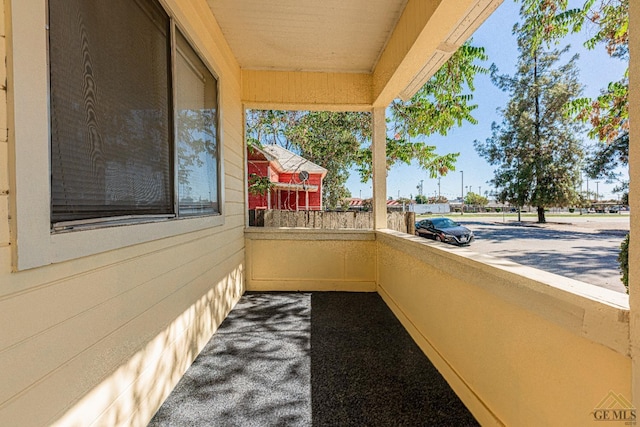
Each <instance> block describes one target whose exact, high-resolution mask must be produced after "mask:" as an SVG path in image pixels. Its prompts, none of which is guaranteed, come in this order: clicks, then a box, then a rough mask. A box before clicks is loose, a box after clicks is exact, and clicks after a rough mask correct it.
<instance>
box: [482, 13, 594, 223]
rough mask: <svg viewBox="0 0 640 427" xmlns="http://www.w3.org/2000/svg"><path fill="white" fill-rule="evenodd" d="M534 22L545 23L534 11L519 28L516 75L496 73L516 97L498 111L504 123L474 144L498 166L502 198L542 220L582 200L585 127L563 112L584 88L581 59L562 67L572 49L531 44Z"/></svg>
mask: <svg viewBox="0 0 640 427" xmlns="http://www.w3.org/2000/svg"><path fill="white" fill-rule="evenodd" d="M523 9H524V7H523ZM522 15H523V10H522V9H521V16H522ZM532 21H533V24H532ZM535 22H538V23H540V22H541V20H540V17H537V16H535V15H533V16H531V15H530V16H526V17H525V22H524V23H523V25H516V26H515V27H514V33H516V34H517V35H518V50H519V52H520V55H519V57H518V64H517V65H518V67H517V71H516V73H515V75H514V76H513V77H512V76H508V75H498V73H497V70H495V69H494V70H493V71H492V75H491V77H492V81H493V82H494V84H496V85H497V86H498V87H499V88H500V89H502V90H503V91H506V92H509V93H510V94H511V99H510V101H509V102H508V103H507V106H506V107H505V108H504V109H501V110H499V112H500V114H501V115H502V117H503V121H502V123H501V124H496V123H493V125H492V136H491V137H490V138H488V139H487V140H486V141H485V142H480V141H475V142H474V145H475V148H476V150H477V151H478V153H479V154H480V155H481V156H483V157H484V158H485V159H486V160H487V161H488V162H489V164H491V165H495V166H498V167H497V169H496V170H495V171H494V178H493V179H492V181H491V182H492V184H493V186H495V187H496V188H497V189H498V199H499V200H501V201H508V202H510V203H512V204H514V205H516V206H519V207H522V206H525V205H527V204H530V205H533V206H536V207H537V213H538V222H540V223H544V222H546V219H545V208H546V207H550V206H563V205H564V206H566V205H571V204H573V203H575V201H576V200H577V199H578V193H577V191H576V187H577V186H578V182H579V178H580V172H579V170H578V169H577V168H576V167H575V165H577V164H579V163H580V161H581V160H582V158H583V150H582V148H581V146H580V142H579V141H578V140H577V138H576V135H578V134H580V131H581V125H580V123H577V122H575V121H574V120H572V119H571V118H570V117H568V116H567V115H566V114H564V105H565V104H566V103H567V102H569V101H571V100H573V99H576V97H577V96H579V95H580V94H581V90H582V88H581V86H580V84H579V83H578V79H577V68H576V65H575V61H576V59H577V57H575V56H574V57H573V58H571V59H570V60H569V61H568V62H567V63H566V64H564V65H557V63H558V61H559V60H560V59H561V56H562V54H563V53H566V51H567V48H565V49H562V50H557V49H553V50H551V49H548V48H546V47H545V46H544V45H543V44H537V45H535V44H533V43H532V40H534V38H533V36H532V34H534V30H537V28H538V27H537V25H535ZM531 28H533V30H532V29H531Z"/></svg>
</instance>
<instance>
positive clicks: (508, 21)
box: [347, 0, 626, 199]
mask: <svg viewBox="0 0 640 427" xmlns="http://www.w3.org/2000/svg"><path fill="white" fill-rule="evenodd" d="M572 3H573V2H572ZM519 6H520V5H519V4H515V3H514V1H513V0H505V1H504V3H503V4H502V5H501V6H500V7H499V8H498V10H496V12H495V13H494V14H493V15H491V16H490V17H489V19H487V21H485V23H484V24H483V25H482V26H481V27H480V28H479V29H478V30H477V31H476V33H475V34H474V35H473V43H474V45H476V46H483V47H484V48H485V49H486V52H487V54H488V55H489V61H488V62H487V64H486V65H487V66H488V65H489V64H491V63H495V64H496V66H497V67H498V69H499V71H500V73H501V74H510V75H512V74H513V73H514V70H515V64H516V60H517V56H518V50H517V46H516V39H515V37H514V36H513V35H512V33H511V31H512V28H513V25H514V24H515V23H516V22H517V21H518V19H519V17H518V11H519ZM586 38H587V34H585V33H583V34H577V35H572V36H569V37H567V38H566V43H565V44H571V47H572V51H574V52H577V53H579V54H580V59H579V61H578V67H579V69H580V80H581V82H582V83H583V84H584V85H585V90H584V96H590V97H592V96H597V95H598V93H599V92H600V89H601V88H604V87H606V85H607V84H608V83H609V82H610V81H615V80H619V79H620V78H621V77H622V76H623V74H624V70H625V68H626V64H625V63H623V62H622V61H620V60H617V59H612V58H609V57H608V56H607V54H606V52H605V50H604V47H602V46H598V47H596V49H594V50H591V51H589V50H586V49H585V48H584V47H582V43H583V42H584V40H586ZM563 45H564V44H563ZM566 59H567V60H568V59H569V55H567V56H566ZM475 84H476V90H475V91H474V93H473V96H474V100H475V102H476V103H477V104H478V108H477V110H475V112H474V117H475V118H476V119H477V120H478V122H479V123H478V124H477V125H471V124H464V125H463V126H462V127H460V128H454V129H452V130H451V131H450V132H449V134H448V135H447V136H444V137H443V136H440V135H432V136H430V137H429V138H426V139H425V141H426V142H427V143H429V144H431V145H435V146H436V147H437V151H438V153H440V154H444V153H451V152H460V157H458V161H457V164H456V171H452V172H449V173H448V174H447V175H446V176H444V177H442V178H441V180H440V192H441V194H442V195H444V196H445V197H447V198H449V199H453V198H455V197H459V196H460V193H461V185H462V182H461V176H462V175H463V174H461V173H460V171H463V172H464V186H465V187H466V186H470V188H469V191H474V192H476V193H477V192H478V190H479V187H480V188H481V192H482V193H484V192H485V190H491V188H490V185H489V184H488V181H490V180H491V178H492V177H493V167H492V166H491V165H489V164H488V163H486V161H485V160H484V159H482V158H481V157H480V156H478V154H477V153H476V152H475V149H474V148H473V141H474V140H476V139H479V140H485V139H486V138H488V137H489V136H491V123H492V122H494V121H496V122H499V121H500V120H501V117H500V116H499V115H498V113H497V112H496V109H497V108H499V107H503V106H505V105H506V103H507V102H508V99H509V96H508V94H507V93H504V92H502V91H501V90H500V89H498V88H496V87H495V86H494V85H493V84H492V83H491V80H490V79H489V76H488V75H479V76H477V77H476V82H475ZM584 141H585V142H588V141H589V140H588V137H587V136H586V135H585V137H584ZM420 180H423V181H424V182H423V188H424V191H423V193H424V194H428V195H433V194H434V192H436V193H437V190H438V180H437V179H430V178H429V177H428V174H427V173H426V172H424V171H422V170H420V168H418V167H417V166H415V165H411V166H407V165H396V166H394V167H393V168H392V169H391V170H390V171H389V174H388V177H387V195H388V196H392V197H393V198H394V199H395V198H397V197H398V194H400V196H401V197H409V195H413V196H414V197H415V195H416V194H418V190H417V189H416V186H417V185H418V184H419V183H420ZM614 186H615V185H614V184H606V183H604V182H603V181H600V184H599V185H598V191H599V194H600V195H601V196H604V198H610V197H616V196H614V195H613V193H612V189H613V187H614ZM347 187H348V188H349V190H350V191H351V195H352V196H353V197H360V195H362V197H363V198H367V197H371V193H372V191H371V182H369V183H366V184H362V183H360V179H359V176H358V174H357V173H355V172H354V173H352V174H351V177H350V178H349V181H348V182H347ZM595 187H596V185H595V183H594V182H592V181H590V182H589V189H590V190H591V191H595ZM465 191H466V190H465Z"/></svg>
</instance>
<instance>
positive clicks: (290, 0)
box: [208, 0, 408, 73]
mask: <svg viewBox="0 0 640 427" xmlns="http://www.w3.org/2000/svg"><path fill="white" fill-rule="evenodd" d="M407 1H408V0H348V1H345V0H322V1H318V0H280V1H265V0H208V3H209V7H210V8H211V10H212V11H213V13H214V15H215V17H216V19H217V20H218V24H219V25H220V28H221V29H222V33H223V34H224V35H225V37H226V39H227V42H228V43H229V45H230V46H231V49H232V50H233V51H234V52H235V54H236V58H237V60H238V62H239V63H240V67H242V68H243V69H252V70H278V71H291V70H294V71H316V72H338V73H370V72H372V71H373V69H374V67H375V65H376V62H377V60H378V57H379V56H380V53H381V52H382V49H383V48H384V46H385V45H386V43H387V40H388V39H389V37H390V36H391V33H392V31H393V29H394V27H395V25H396V23H397V22H398V19H399V18H400V15H401V14H402V11H403V10H404V8H405V6H406V4H407Z"/></svg>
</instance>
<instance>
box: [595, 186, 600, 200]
mask: <svg viewBox="0 0 640 427" xmlns="http://www.w3.org/2000/svg"><path fill="white" fill-rule="evenodd" d="M598 184H600V181H596V197H595V200H596V203H598V191H599V190H598Z"/></svg>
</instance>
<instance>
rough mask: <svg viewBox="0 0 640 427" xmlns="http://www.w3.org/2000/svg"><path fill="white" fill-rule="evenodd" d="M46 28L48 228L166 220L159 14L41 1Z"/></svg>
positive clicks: (164, 70)
mask: <svg viewBox="0 0 640 427" xmlns="http://www.w3.org/2000/svg"><path fill="white" fill-rule="evenodd" d="M49 27H50V31H49V43H50V51H49V52H50V58H49V62H50V80H51V81H50V85H51V106H50V108H51V175H52V177H51V204H52V209H51V212H52V222H59V221H69V220H76V219H88V218H98V217H112V216H120V215H131V214H133V215H145V214H166V213H172V212H173V203H174V201H173V179H174V178H173V168H172V164H173V149H172V147H171V133H172V130H171V126H170V123H171V113H170V112H171V109H172V107H171V96H170V84H169V82H170V72H169V68H170V67H169V51H170V50H169V48H170V46H169V42H168V39H169V37H168V34H169V18H168V16H167V14H166V13H165V12H164V11H163V10H162V9H161V8H160V7H159V6H158V5H157V4H156V3H155V2H154V1H151V0H49ZM198 159H199V158H198ZM196 163H197V162H196ZM192 187H193V188H194V191H195V188H197V189H198V194H197V196H200V194H201V191H204V190H202V189H201V188H200V186H196V185H192Z"/></svg>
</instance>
